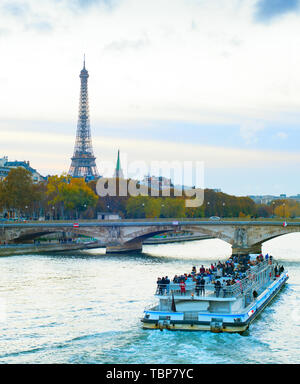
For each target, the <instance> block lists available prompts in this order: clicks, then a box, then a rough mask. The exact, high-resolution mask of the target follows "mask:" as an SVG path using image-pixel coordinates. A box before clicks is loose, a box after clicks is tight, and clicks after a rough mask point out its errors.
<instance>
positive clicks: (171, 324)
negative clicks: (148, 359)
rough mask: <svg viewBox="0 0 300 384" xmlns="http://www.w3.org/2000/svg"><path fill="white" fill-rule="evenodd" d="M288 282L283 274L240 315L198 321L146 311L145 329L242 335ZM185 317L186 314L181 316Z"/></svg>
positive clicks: (208, 315) (205, 317)
mask: <svg viewBox="0 0 300 384" xmlns="http://www.w3.org/2000/svg"><path fill="white" fill-rule="evenodd" d="M287 280H288V275H287V274H286V273H285V274H282V275H281V276H280V278H278V279H277V280H276V281H274V282H273V283H272V284H270V286H269V287H268V288H267V289H265V291H264V292H263V293H262V294H261V295H260V296H259V297H258V298H257V299H256V300H255V301H254V302H253V303H252V305H251V306H250V307H248V308H247V309H246V310H245V312H240V313H232V314H228V313H226V314H225V313H223V314H222V313H201V312H199V318H198V320H192V321H191V320H184V319H183V318H182V319H178V318H179V317H180V316H179V315H180V314H178V313H174V312H173V313H172V312H158V311H145V317H144V318H143V319H142V320H141V321H142V323H143V328H144V329H156V330H158V329H159V330H161V331H162V330H164V329H167V330H170V331H176V330H178V331H210V332H215V333H221V332H228V333H237V332H238V333H241V332H244V331H246V330H247V329H248V328H249V326H250V324H251V323H252V322H253V321H254V320H255V319H256V317H257V316H258V315H259V314H260V313H261V312H262V311H263V310H264V308H265V307H266V306H267V305H268V304H269V303H270V302H271V301H272V300H273V299H274V298H275V297H276V295H277V294H278V293H279V292H280V290H281V289H282V288H283V287H284V285H285V283H286V282H287ZM181 315H182V317H184V314H183V313H182V314H181Z"/></svg>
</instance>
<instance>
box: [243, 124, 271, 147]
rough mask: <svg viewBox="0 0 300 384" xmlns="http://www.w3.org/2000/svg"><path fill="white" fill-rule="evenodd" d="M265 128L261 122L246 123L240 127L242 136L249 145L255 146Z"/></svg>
mask: <svg viewBox="0 0 300 384" xmlns="http://www.w3.org/2000/svg"><path fill="white" fill-rule="evenodd" d="M264 128H265V127H264V124H263V123H262V122H260V121H254V122H253V121H251V122H246V123H244V124H242V126H241V127H240V134H241V136H242V138H243V139H244V140H245V142H246V143H247V144H253V143H255V142H257V140H258V134H259V132H261V131H263V130H264Z"/></svg>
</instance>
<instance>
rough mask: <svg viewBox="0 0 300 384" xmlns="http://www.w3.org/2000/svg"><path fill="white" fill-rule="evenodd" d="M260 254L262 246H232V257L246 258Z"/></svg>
mask: <svg viewBox="0 0 300 384" xmlns="http://www.w3.org/2000/svg"><path fill="white" fill-rule="evenodd" d="M260 253H262V244H255V245H252V246H250V247H236V246H234V245H233V246H232V256H248V255H249V254H260Z"/></svg>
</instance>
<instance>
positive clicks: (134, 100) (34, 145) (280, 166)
mask: <svg viewBox="0 0 300 384" xmlns="http://www.w3.org/2000/svg"><path fill="white" fill-rule="evenodd" d="M299 3H300V1H298V0H151V1H150V0H43V1H40V0H0V52H1V60H0V149H1V150H0V157H2V156H4V155H7V156H8V157H9V159H11V160H15V159H17V160H24V159H26V160H30V161H31V165H32V166H33V167H34V168H37V169H38V170H39V171H40V172H41V173H42V174H44V175H47V174H60V173H62V172H64V171H67V170H68V168H69V166H70V157H71V156H72V153H73V147H74V140H75V133H76V125H77V113H78V100H79V86H80V82H79V81H80V80H79V77H78V76H79V72H80V70H81V68H82V62H83V54H84V53H85V54H86V67H87V69H88V71H89V74H90V78H89V98H90V115H91V116H90V117H91V129H92V136H93V146H94V152H95V155H96V157H97V165H98V169H99V170H100V171H101V167H102V162H104V161H114V162H115V161H116V156H117V150H118V148H120V150H121V155H122V156H124V157H126V159H127V161H128V162H132V161H138V160H145V161H147V162H150V161H151V160H165V161H176V160H177V161H203V162H204V164H205V186H206V187H210V188H221V189H222V190H223V191H224V192H227V193H233V194H237V195H248V194H280V193H287V194H289V195H292V194H297V193H300V178H299V169H300V150H299V148H300V144H299V143H300V129H299V128H300V76H299V73H300V4H299ZM121 159H122V157H121Z"/></svg>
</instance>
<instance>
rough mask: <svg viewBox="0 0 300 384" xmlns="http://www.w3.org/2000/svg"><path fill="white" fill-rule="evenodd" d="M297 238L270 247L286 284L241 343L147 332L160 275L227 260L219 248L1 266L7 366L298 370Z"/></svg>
mask: <svg viewBox="0 0 300 384" xmlns="http://www.w3.org/2000/svg"><path fill="white" fill-rule="evenodd" d="M299 250H300V234H291V235H286V236H283V237H279V238H277V239H274V240H272V241H270V242H268V243H265V245H264V252H265V253H266V252H269V253H271V254H272V255H273V256H274V257H275V258H276V259H277V260H278V261H279V263H283V264H284V266H285V268H286V269H288V271H289V276H290V279H289V281H288V284H287V286H286V287H285V288H284V289H283V290H282V292H281V293H280V294H279V295H278V296H277V297H276V298H275V300H273V301H272V303H271V304H270V305H269V306H268V307H267V308H266V309H265V310H264V311H263V313H262V314H261V315H260V316H259V317H258V318H257V319H256V320H255V322H254V323H252V325H251V327H250V330H249V331H247V332H246V333H245V334H244V335H239V334H213V333H210V332H183V331H177V332H170V331H166V330H164V331H163V332H161V331H158V330H157V331H151V330H143V329H142V328H141V322H140V318H141V317H142V315H143V310H144V307H145V306H147V305H149V304H151V303H152V302H153V301H154V296H153V294H154V291H155V285H156V284H155V283H156V279H157V277H158V276H163V275H164V276H165V275H168V276H169V277H173V276H174V274H178V273H185V272H190V271H191V268H192V266H193V265H196V266H197V267H200V266H201V264H205V265H209V264H210V263H211V262H215V261H218V260H225V259H227V258H228V257H229V256H230V246H229V245H228V244H226V243H224V242H222V241H220V240H202V241H194V242H185V243H175V244H162V245H151V246H150V245H148V246H144V249H143V253H141V254H128V255H127V254H125V255H105V254H104V250H102V249H100V250H93V251H87V252H81V253H72V254H60V255H58V254H53V255H26V256H25V255H24V256H10V257H2V258H0V271H1V280H0V309H1V311H0V312H1V313H0V328H1V332H0V363H111V364H119V363H120V364H121V363H122V364H132V363H135V364H142V363H145V364H161V363H166V364H175V363H179V364H185V363H187V364H188V363H192V364H199V363H237V364H239V363H300V350H299V345H300V251H299Z"/></svg>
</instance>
